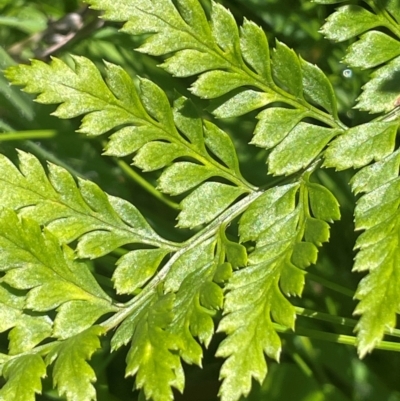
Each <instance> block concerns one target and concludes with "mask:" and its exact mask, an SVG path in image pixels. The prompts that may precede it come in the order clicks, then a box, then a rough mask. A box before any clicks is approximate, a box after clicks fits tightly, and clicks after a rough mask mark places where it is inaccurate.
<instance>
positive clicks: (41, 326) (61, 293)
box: [0, 209, 116, 352]
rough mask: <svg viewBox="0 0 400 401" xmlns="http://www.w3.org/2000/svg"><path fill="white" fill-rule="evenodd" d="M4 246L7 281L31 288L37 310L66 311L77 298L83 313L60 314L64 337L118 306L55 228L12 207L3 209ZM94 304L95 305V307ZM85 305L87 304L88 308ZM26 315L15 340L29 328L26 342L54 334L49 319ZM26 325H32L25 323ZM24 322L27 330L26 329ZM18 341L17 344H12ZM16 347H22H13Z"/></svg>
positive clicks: (58, 329) (58, 331)
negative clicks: (42, 226)
mask: <svg viewBox="0 0 400 401" xmlns="http://www.w3.org/2000/svg"><path fill="white" fill-rule="evenodd" d="M0 226H1V230H0V231H1V234H0V248H1V251H2V252H1V257H0V259H1V262H2V266H3V268H2V269H3V270H5V271H6V274H5V276H4V277H3V281H4V282H5V283H7V284H8V285H10V286H12V287H13V288H16V289H20V290H29V292H28V294H27V297H26V302H25V307H26V308H28V309H31V310H33V311H39V312H41V311H43V312H45V311H49V310H52V309H55V308H59V309H58V310H60V311H63V310H64V309H65V308H68V307H70V306H71V305H70V304H73V303H74V302H76V301H81V302H80V309H79V311H80V313H75V314H68V315H67V317H66V316H65V312H62V313H61V314H60V317H58V316H57V317H56V319H55V332H54V335H56V336H58V337H60V338H65V337H66V333H64V330H62V328H63V327H64V326H67V329H66V330H67V333H70V332H71V331H72V332H76V331H80V330H82V329H84V328H87V327H90V326H91V325H92V324H93V323H94V322H95V321H96V320H97V319H98V318H99V317H100V316H102V315H104V314H105V313H108V312H111V311H115V310H116V308H115V307H113V306H112V301H111V299H110V297H109V296H108V295H107V294H105V292H104V291H103V290H102V289H101V288H100V286H99V285H98V284H97V282H96V281H95V280H94V278H93V276H92V275H91V273H90V272H89V270H88V268H87V265H86V264H85V263H83V262H77V261H74V260H73V258H74V254H73V252H72V251H71V250H70V249H69V248H68V247H66V246H64V248H63V249H62V248H60V246H59V243H58V241H57V240H56V239H55V237H53V236H52V235H51V234H50V233H48V232H46V231H44V232H43V233H42V232H41V231H40V227H39V225H38V224H37V223H36V222H34V221H31V220H28V219H20V218H18V216H17V215H16V214H15V213H14V212H13V211H11V210H8V209H3V210H2V212H1V214H0ZM94 305H95V306H94ZM86 307H87V308H88V309H87V310H85V309H86ZM27 319H29V317H26V318H24V320H21V321H20V322H18V323H17V327H16V328H15V329H14V330H13V331H12V332H11V333H12V334H11V339H12V340H13V341H14V343H15V340H16V337H17V338H18V336H21V334H22V333H21V330H22V331H24V330H28V331H29V332H30V333H26V334H29V335H28V336H27V338H26V343H25V344H21V345H20V346H21V347H24V348H25V347H26V346H30V347H32V346H34V345H36V344H37V343H38V342H40V341H41V340H42V339H44V338H46V334H47V336H48V335H49V334H50V332H51V330H50V327H51V323H49V322H48V320H46V319H45V318H36V319H35V318H31V321H29V322H28V321H27ZM26 325H28V327H27V328H26ZM24 326H25V329H24ZM12 344H13V343H12ZM12 351H13V352H17V351H19V350H18V349H15V346H14V347H13V348H12Z"/></svg>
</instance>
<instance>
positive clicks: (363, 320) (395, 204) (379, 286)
mask: <svg viewBox="0 0 400 401" xmlns="http://www.w3.org/2000/svg"><path fill="white" fill-rule="evenodd" d="M386 166H387V167H389V166H390V164H389V163H388V164H387V165H386ZM399 191H400V180H399V177H398V171H397V177H396V178H395V179H392V180H390V181H389V182H388V183H387V184H385V185H381V186H379V187H378V188H376V189H373V190H372V191H371V192H369V193H367V194H365V195H364V196H363V197H361V198H360V200H359V201H358V202H357V207H356V210H355V222H356V228H357V229H364V230H366V231H365V232H363V233H362V234H361V235H360V236H359V237H358V239H357V243H356V248H357V249H358V250H359V251H358V253H357V256H356V260H355V264H354V270H355V271H368V275H367V276H366V277H364V278H363V279H362V280H361V282H360V283H359V286H358V288H357V292H356V295H355V297H356V298H357V299H358V300H359V301H360V302H359V303H358V305H357V307H356V309H355V314H357V315H361V317H360V320H359V321H358V323H357V326H356V331H357V337H358V352H359V354H360V355H361V356H364V355H365V354H366V353H368V352H371V351H372V349H373V348H374V347H375V346H376V344H377V343H378V342H379V341H380V340H381V339H382V337H383V334H384V331H385V329H387V328H389V329H390V328H393V327H395V325H396V313H397V312H398V310H399V303H398V297H397V288H398V285H399V263H398V249H399V238H398V232H399V229H400V223H399V207H400V200H399V197H398V194H399Z"/></svg>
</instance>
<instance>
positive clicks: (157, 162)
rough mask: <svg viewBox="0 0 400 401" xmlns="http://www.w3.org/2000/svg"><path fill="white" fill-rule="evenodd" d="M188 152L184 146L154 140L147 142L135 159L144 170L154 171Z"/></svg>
mask: <svg viewBox="0 0 400 401" xmlns="http://www.w3.org/2000/svg"><path fill="white" fill-rule="evenodd" d="M186 154H187V151H186V149H185V148H183V146H179V145H176V144H174V143H166V142H158V141H154V142H150V143H146V144H145V145H144V146H143V147H142V148H141V149H140V150H139V152H138V153H137V155H136V156H135V158H134V159H133V161H134V164H135V165H136V166H137V167H139V168H140V169H142V170H143V171H153V170H159V169H160V168H163V167H165V166H168V165H170V164H171V163H172V162H173V161H174V160H175V159H177V158H178V157H181V156H186Z"/></svg>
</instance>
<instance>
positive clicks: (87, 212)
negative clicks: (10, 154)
mask: <svg viewBox="0 0 400 401" xmlns="http://www.w3.org/2000/svg"><path fill="white" fill-rule="evenodd" d="M19 162H20V163H19V169H18V168H16V166H15V165H14V164H12V163H11V162H10V161H9V160H8V159H7V158H6V157H5V156H3V155H0V169H1V171H2V172H3V175H2V177H1V178H0V199H1V203H2V205H3V206H4V207H8V208H12V209H14V210H18V211H19V214H20V215H22V216H26V217H29V218H32V219H34V220H35V221H37V222H38V223H39V224H44V225H46V227H47V229H48V230H49V231H50V232H51V233H52V234H53V235H55V236H56V237H57V239H58V240H59V241H61V242H62V243H70V242H71V241H73V240H75V239H79V244H78V248H77V252H78V255H79V256H80V257H82V258H96V257H99V256H101V255H104V254H106V253H109V252H111V251H112V250H114V249H116V248H118V247H119V246H122V245H124V244H128V243H143V244H148V245H152V246H156V247H161V248H164V249H169V250H171V249H176V248H177V246H176V245H174V244H173V243H171V242H169V241H167V240H165V239H163V238H161V237H159V236H158V235H157V234H156V233H155V232H154V230H153V229H152V228H151V227H150V225H149V224H148V223H147V222H146V220H145V219H144V218H143V216H142V215H141V214H140V213H139V211H138V210H137V209H136V208H135V207H134V206H133V205H131V204H130V203H128V202H126V201H124V200H123V199H120V198H116V197H112V196H108V195H106V194H105V193H104V192H103V191H102V190H101V189H100V188H99V187H98V186H97V185H96V184H94V183H92V182H90V181H86V180H82V179H79V180H78V182H79V187H78V186H77V184H76V182H75V180H74V179H73V178H72V176H71V175H70V174H69V173H68V172H67V171H66V170H65V169H63V168H61V167H58V166H55V165H53V164H49V165H48V168H49V176H47V175H46V172H45V170H44V169H43V167H42V165H41V164H40V162H39V161H38V160H37V159H36V158H35V157H34V156H32V155H30V154H27V153H24V152H20V154H19Z"/></svg>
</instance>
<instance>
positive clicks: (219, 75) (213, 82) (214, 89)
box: [191, 71, 251, 99]
mask: <svg viewBox="0 0 400 401" xmlns="http://www.w3.org/2000/svg"><path fill="white" fill-rule="evenodd" d="M250 84H251V82H249V79H246V78H245V77H243V75H242V74H237V73H232V72H225V71H209V72H205V73H204V74H202V75H200V78H199V79H198V80H197V81H196V82H195V83H194V84H193V85H192V87H191V92H192V93H193V94H195V95H196V96H198V97H201V98H203V99H213V98H216V97H219V96H222V95H225V94H226V93H228V92H230V91H232V90H233V89H237V88H240V87H242V86H245V85H250Z"/></svg>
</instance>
